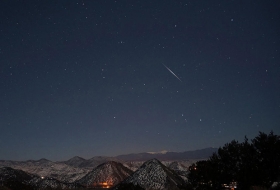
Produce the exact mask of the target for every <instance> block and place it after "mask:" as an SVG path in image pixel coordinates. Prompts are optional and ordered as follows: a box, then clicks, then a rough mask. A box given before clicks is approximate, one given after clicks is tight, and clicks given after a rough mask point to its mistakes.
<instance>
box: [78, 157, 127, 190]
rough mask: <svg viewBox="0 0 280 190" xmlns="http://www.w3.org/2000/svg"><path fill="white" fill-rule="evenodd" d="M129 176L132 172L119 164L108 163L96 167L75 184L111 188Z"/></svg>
mask: <svg viewBox="0 0 280 190" xmlns="http://www.w3.org/2000/svg"><path fill="white" fill-rule="evenodd" d="M131 174H132V171H131V170H130V169H128V168H126V167H125V166H123V165H122V164H121V163H118V162H114V161H109V162H106V163H103V164H101V165H99V166H97V167H96V168H95V169H93V170H92V171H91V172H89V173H88V174H87V175H86V176H85V177H83V178H82V179H80V180H77V181H76V182H77V183H79V184H82V185H83V186H86V187H112V186H115V185H117V184H119V183H120V182H122V181H123V180H124V179H126V178H127V177H128V176H130V175H131Z"/></svg>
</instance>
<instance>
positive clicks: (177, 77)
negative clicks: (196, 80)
mask: <svg viewBox="0 0 280 190" xmlns="http://www.w3.org/2000/svg"><path fill="white" fill-rule="evenodd" d="M163 66H164V67H165V68H166V69H167V70H168V71H169V72H170V73H171V74H172V75H174V76H175V77H176V78H177V79H178V80H179V81H181V79H179V77H177V75H175V73H173V72H172V71H171V69H169V68H168V67H167V66H166V65H164V64H163ZM181 82H182V81H181Z"/></svg>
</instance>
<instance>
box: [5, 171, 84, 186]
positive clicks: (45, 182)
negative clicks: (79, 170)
mask: <svg viewBox="0 0 280 190" xmlns="http://www.w3.org/2000/svg"><path fill="white" fill-rule="evenodd" d="M1 187H7V188H9V189H11V190H20V189H30V190H33V189H34V190H35V189H36V190H37V189H38V190H40V189H56V188H60V189H75V188H78V187H80V185H79V184H75V183H64V182H61V181H59V180H56V179H53V178H43V177H39V176H37V175H33V174H29V173H26V172H24V171H22V170H16V169H13V168H10V167H2V168H0V188H1Z"/></svg>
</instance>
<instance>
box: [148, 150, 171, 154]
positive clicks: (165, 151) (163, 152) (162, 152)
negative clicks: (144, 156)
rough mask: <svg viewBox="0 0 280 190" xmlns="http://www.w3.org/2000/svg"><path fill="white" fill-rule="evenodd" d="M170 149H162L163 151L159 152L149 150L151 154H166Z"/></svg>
mask: <svg viewBox="0 0 280 190" xmlns="http://www.w3.org/2000/svg"><path fill="white" fill-rule="evenodd" d="M167 152H168V151H167V150H162V151H159V152H147V153H149V154H166V153H167Z"/></svg>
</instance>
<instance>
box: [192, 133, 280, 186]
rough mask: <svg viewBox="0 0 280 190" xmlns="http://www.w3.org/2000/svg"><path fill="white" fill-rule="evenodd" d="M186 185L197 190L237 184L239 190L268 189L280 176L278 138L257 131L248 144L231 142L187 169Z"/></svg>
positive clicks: (279, 145)
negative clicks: (257, 133) (254, 187)
mask: <svg viewBox="0 0 280 190" xmlns="http://www.w3.org/2000/svg"><path fill="white" fill-rule="evenodd" d="M189 169H190V173H189V176H188V177H189V183H190V184H191V185H192V186H193V187H195V188H196V189H221V188H222V184H230V183H231V182H237V184H238V187H239V189H250V188H251V187H253V186H258V187H265V188H269V187H271V185H272V183H273V182H275V181H277V178H279V176H280V137H279V136H278V135H274V134H273V132H271V133H270V134H268V135H267V134H265V133H262V132H260V133H259V135H258V136H257V137H255V138H254V139H253V140H252V141H251V143H250V142H249V141H248V139H247V137H245V140H244V142H243V143H239V142H238V141H235V140H233V141H231V142H230V143H227V144H225V145H224V146H223V147H221V148H219V149H218V152H217V153H214V154H213V155H212V156H211V157H210V158H209V159H208V160H206V161H199V162H197V163H196V164H193V165H192V166H190V168H189Z"/></svg>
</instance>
